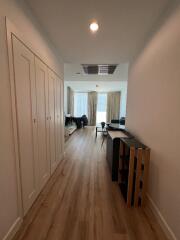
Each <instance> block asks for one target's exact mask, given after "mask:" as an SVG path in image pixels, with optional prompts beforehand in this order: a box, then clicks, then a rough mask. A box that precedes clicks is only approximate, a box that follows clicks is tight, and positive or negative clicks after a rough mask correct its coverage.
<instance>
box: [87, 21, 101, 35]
mask: <svg viewBox="0 0 180 240" xmlns="http://www.w3.org/2000/svg"><path fill="white" fill-rule="evenodd" d="M89 28H90V30H91V32H93V33H95V32H97V31H98V29H99V25H98V23H97V22H95V21H94V22H92V23H91V24H90V26H89Z"/></svg>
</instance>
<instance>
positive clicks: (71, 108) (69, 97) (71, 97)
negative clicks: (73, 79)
mask: <svg viewBox="0 0 180 240" xmlns="http://www.w3.org/2000/svg"><path fill="white" fill-rule="evenodd" d="M67 105H68V114H71V116H74V91H73V90H72V89H71V88H70V87H67Z"/></svg>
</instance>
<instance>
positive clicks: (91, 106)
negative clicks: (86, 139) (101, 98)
mask: <svg viewBox="0 0 180 240" xmlns="http://www.w3.org/2000/svg"><path fill="white" fill-rule="evenodd" d="M96 111H97V92H89V93H88V122H89V125H90V126H95V125H96Z"/></svg>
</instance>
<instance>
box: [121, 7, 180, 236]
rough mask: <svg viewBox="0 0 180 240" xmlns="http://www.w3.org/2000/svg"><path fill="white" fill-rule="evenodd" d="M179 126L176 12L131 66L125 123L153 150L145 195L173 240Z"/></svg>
mask: <svg viewBox="0 0 180 240" xmlns="http://www.w3.org/2000/svg"><path fill="white" fill-rule="evenodd" d="M179 124H180V8H178V9H177V11H176V12H174V14H173V15H172V16H171V18H169V20H168V21H167V22H166V23H165V24H164V25H163V26H162V27H161V29H160V31H159V32H157V33H156V34H155V36H154V37H153V39H152V40H151V41H150V42H149V44H148V45H147V46H146V48H145V49H144V51H143V52H142V53H141V55H140V56H139V57H138V59H137V60H136V61H135V62H134V64H133V65H132V67H131V70H130V74H129V81H128V100H127V122H126V126H127V128H128V129H129V130H130V132H131V133H133V134H134V135H135V136H137V137H138V138H139V139H140V140H142V141H143V142H144V143H145V144H147V145H148V146H149V147H150V148H151V161H150V175H149V196H150V197H151V199H152V200H153V202H154V203H155V204H156V206H157V208H158V210H159V211H160V214H161V215H162V217H163V218H164V219H165V221H166V222H167V224H168V225H169V227H170V229H171V230H172V232H171V233H172V236H173V237H174V239H175V236H176V239H180V187H179V184H180V151H179V147H180V126H179ZM173 232H174V234H175V236H174V235H173Z"/></svg>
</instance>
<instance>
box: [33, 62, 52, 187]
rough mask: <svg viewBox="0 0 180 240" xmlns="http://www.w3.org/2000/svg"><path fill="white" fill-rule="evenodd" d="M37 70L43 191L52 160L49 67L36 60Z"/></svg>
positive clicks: (40, 177)
mask: <svg viewBox="0 0 180 240" xmlns="http://www.w3.org/2000/svg"><path fill="white" fill-rule="evenodd" d="M35 68H36V98H37V124H38V131H37V132H38V165H39V188H40V189H42V188H43V186H44V184H45V183H46V182H47V180H48V179H49V177H50V159H49V156H48V155H47V140H48V139H47V128H48V123H47V119H48V116H47V114H48V113H47V108H46V104H47V100H46V98H48V96H46V88H47V86H46V85H47V81H48V75H47V74H48V73H47V66H46V65H45V64H44V63H43V62H42V61H41V60H39V59H38V58H35Z"/></svg>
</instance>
